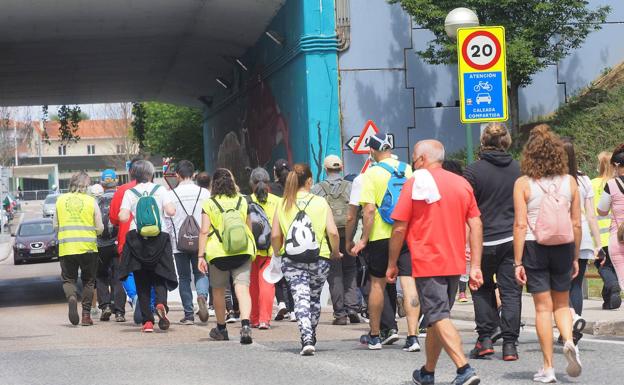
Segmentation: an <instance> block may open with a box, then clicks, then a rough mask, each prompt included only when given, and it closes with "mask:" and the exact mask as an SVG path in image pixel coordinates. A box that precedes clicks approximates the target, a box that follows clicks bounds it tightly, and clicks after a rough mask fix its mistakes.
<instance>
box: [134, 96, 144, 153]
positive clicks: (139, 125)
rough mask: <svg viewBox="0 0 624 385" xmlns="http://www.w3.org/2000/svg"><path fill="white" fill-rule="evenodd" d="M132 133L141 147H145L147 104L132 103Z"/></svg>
mask: <svg viewBox="0 0 624 385" xmlns="http://www.w3.org/2000/svg"><path fill="white" fill-rule="evenodd" d="M131 125H132V135H133V136H134V138H135V139H136V140H137V142H138V143H139V149H140V150H143V149H144V148H145V105H144V103H132V124H131Z"/></svg>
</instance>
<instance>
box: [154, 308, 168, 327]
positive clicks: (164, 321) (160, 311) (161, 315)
mask: <svg viewBox="0 0 624 385" xmlns="http://www.w3.org/2000/svg"><path fill="white" fill-rule="evenodd" d="M156 315H157V316H158V327H159V328H160V330H167V329H169V325H170V324H171V323H170V322H169V319H168V318H167V311H166V310H165V305H163V304H162V303H159V304H158V305H156Z"/></svg>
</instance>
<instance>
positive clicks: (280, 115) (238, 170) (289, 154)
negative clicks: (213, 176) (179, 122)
mask: <svg viewBox="0 0 624 385" xmlns="http://www.w3.org/2000/svg"><path fill="white" fill-rule="evenodd" d="M334 20H335V13H334V5H333V1H332V0H322V1H319V0H289V1H287V2H286V3H285V5H284V6H283V7H282V8H281V9H280V11H279V12H278V13H277V15H276V16H275V17H274V19H273V20H272V21H271V23H270V25H269V26H268V28H267V30H268V31H275V32H277V33H278V34H279V35H281V36H282V37H284V44H283V45H282V46H280V45H277V44H275V43H274V42H273V41H272V40H270V39H269V38H268V37H267V36H266V35H262V36H261V37H260V38H259V39H258V41H257V43H256V44H255V45H254V46H253V47H252V48H251V49H249V50H248V52H247V53H246V54H245V55H244V56H243V57H242V58H241V60H242V61H243V63H244V64H245V65H246V66H247V67H248V69H249V71H244V70H243V69H242V68H240V67H238V66H233V68H232V73H231V74H229V77H228V80H231V82H232V88H231V89H230V90H223V92H222V93H220V94H219V95H215V96H214V101H213V106H212V107H211V108H209V109H207V111H206V116H207V118H206V121H205V125H204V130H205V134H207V135H205V137H206V138H207V139H206V140H207V144H206V145H205V157H206V164H207V165H211V166H212V167H213V168H214V167H228V168H231V169H233V170H234V171H235V174H236V175H237V177H239V179H240V178H241V177H243V176H244V175H245V172H244V168H245V167H256V166H258V165H260V166H267V168H270V167H271V166H272V164H273V162H274V161H275V160H276V159H277V158H286V159H289V160H291V161H293V162H307V163H310V165H311V166H312V169H313V173H314V174H315V176H320V169H319V167H318V164H319V160H320V164H321V165H322V159H323V158H324V157H325V156H326V155H327V154H329V153H338V152H339V151H340V146H341V143H340V127H339V123H338V116H339V110H338V107H339V103H338V72H337V63H338V59H337V40H336V36H335V22H334ZM241 182H242V181H241V180H239V183H241Z"/></svg>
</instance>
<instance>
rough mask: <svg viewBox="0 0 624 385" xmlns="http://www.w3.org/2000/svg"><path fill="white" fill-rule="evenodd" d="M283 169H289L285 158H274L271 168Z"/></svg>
mask: <svg viewBox="0 0 624 385" xmlns="http://www.w3.org/2000/svg"><path fill="white" fill-rule="evenodd" d="M284 169H285V170H288V171H290V166H289V165H288V161H287V160H286V159H278V160H276V161H275V164H274V165H273V170H275V171H281V170H284Z"/></svg>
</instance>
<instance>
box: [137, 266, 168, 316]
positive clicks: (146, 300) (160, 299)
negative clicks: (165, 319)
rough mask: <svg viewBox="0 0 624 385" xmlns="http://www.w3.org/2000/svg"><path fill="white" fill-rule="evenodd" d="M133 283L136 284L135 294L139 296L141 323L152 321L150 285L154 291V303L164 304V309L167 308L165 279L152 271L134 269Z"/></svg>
mask: <svg viewBox="0 0 624 385" xmlns="http://www.w3.org/2000/svg"><path fill="white" fill-rule="evenodd" d="M134 283H135V284H136V289H137V295H138V296H139V306H140V308H141V313H142V315H143V323H144V324H145V322H147V321H151V322H154V314H153V313H152V309H151V307H150V304H151V303H152V299H151V292H152V286H153V287H154V292H155V293H156V305H159V304H162V305H165V310H168V308H167V288H166V286H165V279H164V278H163V277H161V276H159V275H157V274H156V273H154V272H153V271H149V270H136V271H134Z"/></svg>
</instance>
